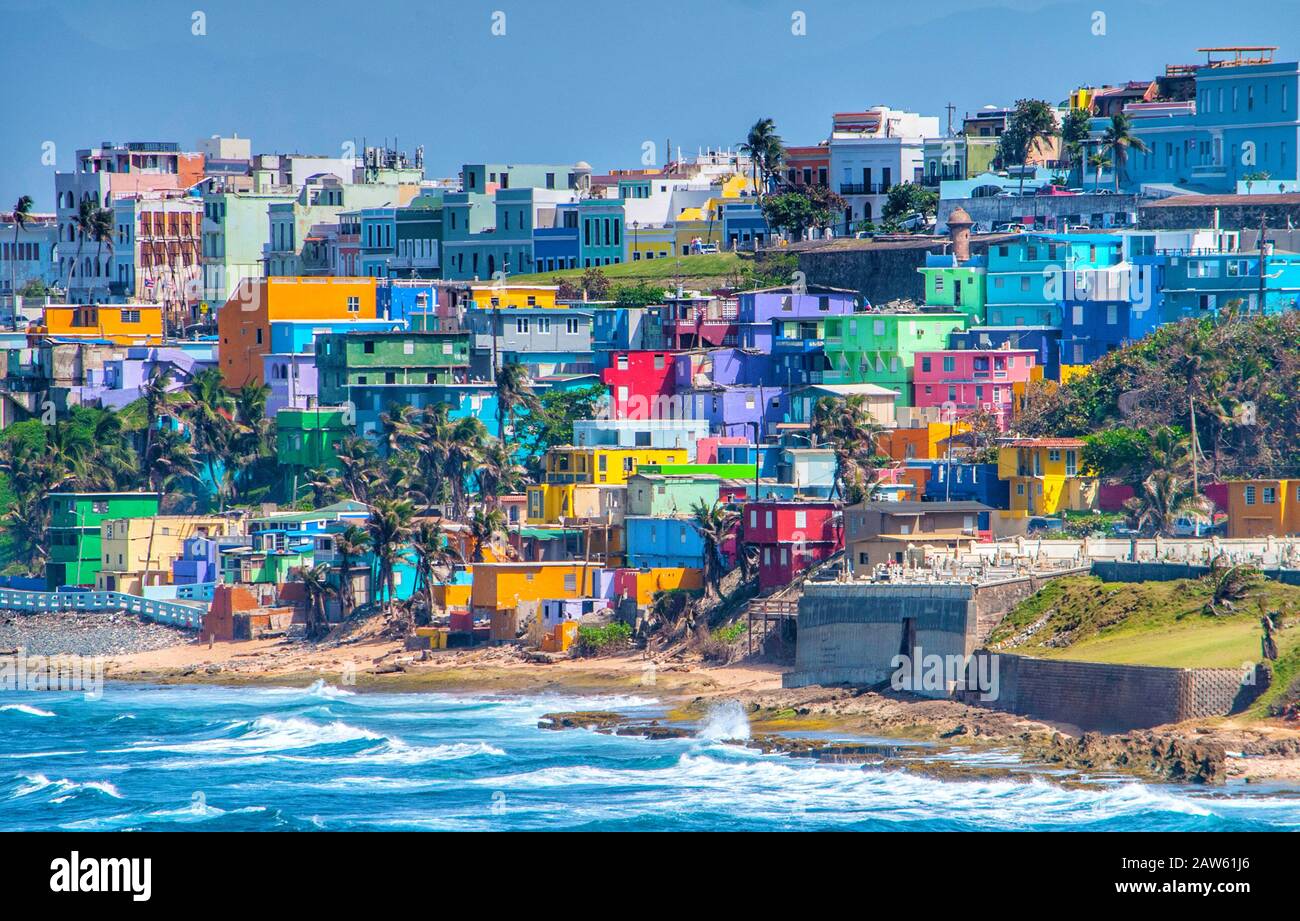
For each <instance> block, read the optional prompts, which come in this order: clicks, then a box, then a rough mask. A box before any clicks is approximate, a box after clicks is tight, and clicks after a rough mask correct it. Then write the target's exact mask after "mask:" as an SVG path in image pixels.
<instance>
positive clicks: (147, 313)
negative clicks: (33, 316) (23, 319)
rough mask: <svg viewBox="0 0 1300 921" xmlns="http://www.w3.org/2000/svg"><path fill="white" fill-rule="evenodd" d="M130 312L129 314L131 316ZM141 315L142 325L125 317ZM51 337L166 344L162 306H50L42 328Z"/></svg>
mask: <svg viewBox="0 0 1300 921" xmlns="http://www.w3.org/2000/svg"><path fill="white" fill-rule="evenodd" d="M128 312H129V313H128ZM124 313H128V315H129V316H132V317H133V316H134V315H135V314H136V313H139V315H140V320H139V322H126V321H124V320H123V314H124ZM40 328H41V329H42V330H43V331H44V332H45V333H47V334H48V335H51V336H62V337H67V338H73V339H107V340H108V341H110V342H112V343H114V344H116V345H153V344H157V343H160V342H162V338H163V321H162V307H161V305H158V304H98V305H95V306H85V307H83V306H80V305H77V304H50V305H48V306H47V307H46V308H45V318H44V320H43V322H42V324H41V327H40Z"/></svg>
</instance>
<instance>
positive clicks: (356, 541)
mask: <svg viewBox="0 0 1300 921" xmlns="http://www.w3.org/2000/svg"><path fill="white" fill-rule="evenodd" d="M368 546H370V535H369V534H367V533H366V531H365V529H363V528H360V527H358V526H357V525H354V524H352V525H348V526H347V527H346V528H345V529H344V530H343V531H342V533H340V534H339V535H338V536H337V537H335V538H334V552H335V553H337V554H338V556H339V607H340V608H341V609H342V612H343V616H344V617H345V618H346V617H347V616H348V615H349V614H351V613H352V608H353V606H354V605H355V604H356V598H355V597H353V593H352V563H353V561H355V560H358V559H360V558H361V555H362V554H364V553H365V552H366V548H367V547H368Z"/></svg>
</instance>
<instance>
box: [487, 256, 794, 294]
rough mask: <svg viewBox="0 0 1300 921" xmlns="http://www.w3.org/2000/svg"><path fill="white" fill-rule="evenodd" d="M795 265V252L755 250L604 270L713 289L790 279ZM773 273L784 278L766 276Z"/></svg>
mask: <svg viewBox="0 0 1300 921" xmlns="http://www.w3.org/2000/svg"><path fill="white" fill-rule="evenodd" d="M795 267H796V266H795V262H794V258H793V254H791V255H790V256H788V257H786V259H785V260H784V261H782V260H780V259H778V258H775V257H771V256H764V255H762V254H760V255H758V256H757V257H756V256H755V255H754V254H753V253H717V254H714V255H707V256H704V255H701V256H674V257H669V258H667V259H645V260H641V261H638V262H623V263H620V264H618V265H605V266H601V267H600V271H601V272H602V273H603V274H604V276H605V277H606V278H608V279H609V280H610V282H611V283H613V284H615V285H625V284H633V285H635V284H642V283H655V284H663V285H664V286H665V287H668V286H671V285H673V284H675V283H676V279H677V278H678V276H679V275H680V277H681V281H682V285H683V286H685V287H687V288H698V289H709V288H721V287H729V286H737V287H750V286H752V285H754V284H768V283H784V282H788V281H790V279H789V277H788V273H789V272H790V271H793V269H794V268H795ZM585 271H587V270H586V269H560V270H557V271H554V272H536V273H533V274H531V275H511V276H510V279H509V280H510V281H511V282H514V283H518V284H549V283H550V282H551V281H552V280H554V279H556V278H568V279H572V280H577V279H579V278H581V277H582V273H583V272H585ZM773 274H777V275H779V276H780V278H779V279H778V278H768V277H765V276H768V275H773Z"/></svg>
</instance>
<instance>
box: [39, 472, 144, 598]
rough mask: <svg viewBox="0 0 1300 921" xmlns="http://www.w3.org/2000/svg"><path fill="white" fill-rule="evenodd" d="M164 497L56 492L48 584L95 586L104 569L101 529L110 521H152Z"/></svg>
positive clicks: (52, 498)
mask: <svg viewBox="0 0 1300 921" xmlns="http://www.w3.org/2000/svg"><path fill="white" fill-rule="evenodd" d="M161 500H162V497H161V496H160V495H158V493H150V492H54V493H49V494H48V495H47V496H46V497H45V501H46V502H47V503H48V505H49V509H50V528H49V532H48V533H49V547H50V555H49V560H48V561H47V562H46V564H45V584H46V587H47V588H48V589H49V591H56V590H57V589H58V588H59V587H60V586H63V585H79V586H88V585H94V584H95V582H96V579H97V577H98V576H99V572H100V570H101V569H102V568H103V566H104V553H103V545H102V539H101V532H100V526H101V525H102V524H103V523H104V522H105V521H109V520H116V521H120V520H123V519H127V518H152V517H153V516H155V515H157V514H158V506H159V503H160V502H161Z"/></svg>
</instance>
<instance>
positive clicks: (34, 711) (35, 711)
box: [0, 704, 56, 716]
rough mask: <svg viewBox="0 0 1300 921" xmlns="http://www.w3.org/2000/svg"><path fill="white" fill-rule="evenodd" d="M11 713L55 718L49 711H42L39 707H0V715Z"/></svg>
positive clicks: (9, 705)
mask: <svg viewBox="0 0 1300 921" xmlns="http://www.w3.org/2000/svg"><path fill="white" fill-rule="evenodd" d="M7 711H13V712H14V713H25V714H27V715H28V716H55V715H56V714H54V713H51V712H50V711H49V710H42V709H41V708H40V707H33V706H32V705H31V704H5V705H4V706H3V707H0V713H5V712H7Z"/></svg>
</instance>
